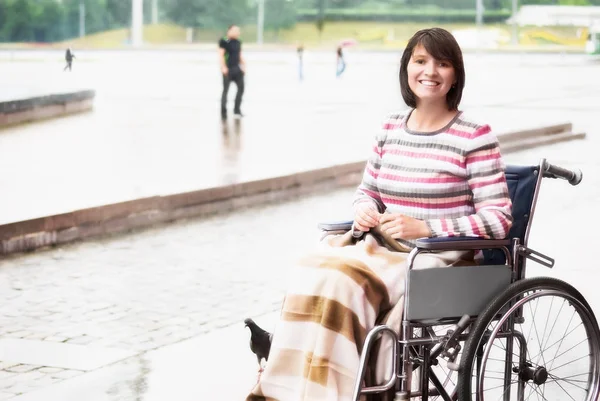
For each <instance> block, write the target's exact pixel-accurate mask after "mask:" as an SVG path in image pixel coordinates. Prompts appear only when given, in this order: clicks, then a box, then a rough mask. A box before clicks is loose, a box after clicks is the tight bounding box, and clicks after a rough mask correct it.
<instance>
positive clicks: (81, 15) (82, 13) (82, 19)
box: [79, 0, 85, 38]
mask: <svg viewBox="0 0 600 401" xmlns="http://www.w3.org/2000/svg"><path fill="white" fill-rule="evenodd" d="M84 36H85V3H84V2H83V0H79V37H80V38H83V37H84Z"/></svg>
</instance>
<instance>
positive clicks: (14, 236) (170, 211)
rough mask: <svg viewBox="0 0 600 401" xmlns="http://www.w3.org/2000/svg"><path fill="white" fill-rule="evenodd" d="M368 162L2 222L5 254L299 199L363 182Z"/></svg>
mask: <svg viewBox="0 0 600 401" xmlns="http://www.w3.org/2000/svg"><path fill="white" fill-rule="evenodd" d="M364 165H365V163H364V162H362V161H361V162H354V163H348V164H344V165H340V166H333V167H327V168H322V169H317V170H311V171H307V172H302V173H297V174H291V175H287V176H282V177H276V178H269V179H264V180H258V181H251V182H245V183H240V184H233V185H228V186H224V187H217V188H208V189H203V190H199V191H193V192H186V193H181V194H175V195H169V196H155V197H150V198H143V199H137V200H133V201H129V202H122V203H116V204H111V205H106V206H100V207H95V208H90V209H82V210H77V211H74V212H70V213H64V214H60V215H55V216H47V217H42V218H39V219H33V220H26V221H21V222H17V223H11V224H5V225H2V226H0V255H7V254H11V253H16V252H24V251H31V250H34V249H38V248H42V247H45V246H51V245H59V244H64V243H67V242H72V241H76V240H81V239H86V238H90V237H95V236H100V235H106V234H113V233H120V232H126V231H130V230H133V229H137V228H143V227H149V226H152V225H154V224H159V223H165V222H170V221H174V220H178V219H185V218H189V217H198V216H206V215H212V214H216V213H222V212H228V211H231V210H234V209H239V208H243V207H247V206H253V205H260V204H267V203H272V202H278V201H284V200H288V199H293V198H296V197H298V196H301V195H305V194H309V193H313V192H319V191H326V190H330V189H332V188H336V187H343V186H350V185H357V184H358V183H359V182H360V179H361V177H362V172H363V169H364Z"/></svg>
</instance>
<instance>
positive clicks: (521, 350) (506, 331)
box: [458, 277, 600, 401]
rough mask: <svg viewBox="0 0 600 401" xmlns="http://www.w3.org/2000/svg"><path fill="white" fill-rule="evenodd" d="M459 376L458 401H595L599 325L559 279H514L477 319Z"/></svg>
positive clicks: (598, 379)
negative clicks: (514, 281)
mask: <svg viewBox="0 0 600 401" xmlns="http://www.w3.org/2000/svg"><path fill="white" fill-rule="evenodd" d="M459 373H460V374H459V379H458V396H459V397H458V399H459V400H460V401H472V400H476V401H485V400H501V401H509V400H519V401H522V400H530V399H531V400H538V399H540V400H549V401H554V400H561V401H562V400H573V401H596V400H597V399H598V395H599V389H600V330H599V329H598V322H597V321H596V318H595V316H594V313H593V312H592V309H591V308H590V306H589V304H588V303H587V302H586V300H585V299H584V298H583V296H582V295H581V294H580V293H579V291H577V290H576V289H575V288H573V287H572V286H571V285H569V284H567V283H565V282H564V281H561V280H557V279H553V278H548V277H536V278H531V279H525V280H521V281H518V282H516V283H514V284H512V285H511V286H509V287H508V288H507V289H506V290H505V291H504V292H503V293H502V294H500V295H499V296H498V297H496V298H495V299H494V300H493V301H492V302H491V303H490V305H489V306H488V307H487V308H486V309H485V311H484V312H483V313H482V314H481V315H479V317H478V319H477V320H476V322H475V323H474V325H473V327H472V329H471V332H470V335H469V338H468V340H467V342H466V344H465V347H464V349H463V355H462V358H461V361H460V367H459Z"/></svg>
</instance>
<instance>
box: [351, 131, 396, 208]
mask: <svg viewBox="0 0 600 401" xmlns="http://www.w3.org/2000/svg"><path fill="white" fill-rule="evenodd" d="M388 126H389V121H386V122H385V123H384V124H383V126H382V127H381V130H380V132H379V133H378V134H377V135H376V136H375V140H374V141H373V145H372V148H371V154H370V156H369V158H368V160H367V165H366V167H365V171H364V173H363V178H362V182H361V183H360V185H359V186H358V189H357V190H356V194H355V195H354V202H353V205H354V206H356V205H357V204H358V203H360V202H372V203H374V204H375V206H377V209H378V210H379V212H381V213H383V211H384V210H385V206H384V204H383V202H382V200H381V196H380V195H379V189H378V187H377V177H378V176H379V170H380V169H381V159H382V157H383V145H384V144H385V140H386V137H387V133H386V130H387V129H388Z"/></svg>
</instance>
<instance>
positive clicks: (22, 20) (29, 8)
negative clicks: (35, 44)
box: [0, 0, 37, 42]
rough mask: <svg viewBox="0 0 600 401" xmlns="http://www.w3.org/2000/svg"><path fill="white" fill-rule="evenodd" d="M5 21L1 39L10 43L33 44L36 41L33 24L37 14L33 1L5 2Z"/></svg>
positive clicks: (17, 0)
mask: <svg viewBox="0 0 600 401" xmlns="http://www.w3.org/2000/svg"><path fill="white" fill-rule="evenodd" d="M3 3H4V5H3V7H4V10H3V11H4V12H5V13H6V14H5V17H4V18H5V20H4V23H3V24H2V26H1V27H0V29H1V32H0V37H2V39H3V40H4V41H8V42H32V41H33V40H34V39H35V35H34V31H33V24H32V23H31V21H32V20H33V19H35V17H36V14H37V12H36V11H37V7H36V5H37V4H36V3H35V2H34V1H32V0H4V1H3Z"/></svg>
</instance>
